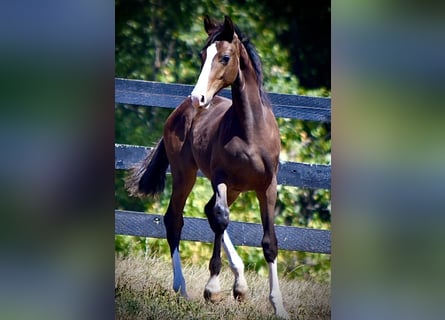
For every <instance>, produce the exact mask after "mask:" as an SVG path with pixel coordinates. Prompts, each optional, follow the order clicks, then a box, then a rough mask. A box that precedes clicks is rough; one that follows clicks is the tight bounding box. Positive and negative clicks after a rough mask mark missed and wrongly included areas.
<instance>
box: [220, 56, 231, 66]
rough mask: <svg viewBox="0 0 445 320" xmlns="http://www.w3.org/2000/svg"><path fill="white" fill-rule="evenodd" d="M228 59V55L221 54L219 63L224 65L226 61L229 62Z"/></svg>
mask: <svg viewBox="0 0 445 320" xmlns="http://www.w3.org/2000/svg"><path fill="white" fill-rule="evenodd" d="M229 60H230V56H229V55H227V54H225V55H223V56H222V57H221V63H222V64H224V65H226V64H227V63H229Z"/></svg>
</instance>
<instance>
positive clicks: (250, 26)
mask: <svg viewBox="0 0 445 320" xmlns="http://www.w3.org/2000/svg"><path fill="white" fill-rule="evenodd" d="M311 3H312V2H311ZM115 4H116V8H115V9H116V42H115V72H116V75H115V76H116V77H121V78H129V79H142V80H151V81H162V82H167V83H184V84H194V83H195V82H196V80H197V78H198V75H199V70H200V59H199V57H198V53H199V51H200V50H201V49H202V46H203V45H204V42H205V40H206V33H205V31H204V28H203V16H204V15H205V14H209V15H210V16H211V17H212V18H214V19H216V20H220V21H222V19H223V17H224V15H229V16H230V17H231V18H232V20H233V21H234V23H236V24H237V25H238V26H239V27H240V29H241V31H242V32H243V33H244V34H245V35H247V36H248V37H249V38H250V39H251V41H252V43H253V44H254V45H255V47H256V48H257V51H258V52H259V55H260V57H261V60H262V65H263V70H264V86H265V88H266V90H267V91H270V92H278V93H290V94H300V95H310V96H320V97H330V93H331V83H330V81H331V80H330V22H331V18H330V3H329V2H319V3H318V2H313V3H312V4H311V5H302V4H301V3H298V2H292V3H287V2H284V1H281V0H279V1H255V0H247V1H230V2H229V1H220V2H219V4H217V5H216V4H214V2H213V1H208V0H207V1H196V0H191V1H181V2H177V1H171V0H155V1H138V0H131V1H121V0H117V1H116V3H115ZM171 112H172V110H171V109H164V108H157V107H152V108H146V107H139V106H134V105H124V104H116V105H115V142H116V143H125V144H134V145H146V146H152V145H154V143H156V141H157V140H158V139H159V138H160V137H161V135H162V128H163V125H164V121H165V120H166V118H167V117H168V115H169V114H170V113H171ZM277 121H278V124H279V127H280V133H281V143H282V152H281V156H280V160H286V161H299V162H307V163H318V164H330V163H331V124H330V123H319V122H310V121H300V120H293V119H285V118H280V119H277ZM126 174H127V172H125V171H116V173H115V208H116V209H125V210H136V211H145V212H152V213H164V212H165V210H166V208H167V205H168V200H169V196H170V192H171V184H170V183H171V180H170V177H169V178H168V179H169V180H168V183H167V187H166V189H165V191H164V194H163V195H162V196H161V198H160V199H158V200H156V201H152V200H147V199H143V200H141V199H137V198H130V197H128V194H127V193H126V191H125V190H124V188H123V180H124V178H125V176H126ZM211 195H212V191H211V187H210V183H209V182H208V181H207V180H206V179H198V180H197V183H196V185H195V187H194V189H193V191H192V193H191V195H190V196H189V198H188V200H187V203H186V207H185V209H184V214H185V215H186V216H195V217H201V218H202V217H205V215H204V212H203V208H204V205H205V204H206V202H207V201H208V199H210V197H211ZM330 198H331V196H330V190H310V189H303V188H295V187H287V186H279V187H278V200H277V205H276V224H278V225H292V226H302V227H311V228H320V229H330V222H331V206H330ZM231 220H232V221H248V222H257V223H260V222H261V221H260V215H259V208H258V203H257V199H256V197H255V194H254V193H253V192H249V193H246V194H244V195H242V196H240V197H239V198H238V200H237V201H236V202H235V203H234V204H233V205H232V207H231ZM211 248H212V247H211V245H210V244H204V243H198V242H188V241H182V243H181V256H182V258H183V261H184V262H185V263H194V264H196V263H202V264H205V265H206V264H208V261H209V258H210V256H211V252H212V251H211ZM115 251H116V252H117V253H118V254H122V255H128V254H130V253H143V254H150V253H153V252H155V253H156V254H159V255H160V256H162V257H163V258H165V259H168V260H169V259H170V257H169V254H168V253H169V249H168V245H167V242H166V241H165V239H146V238H141V237H131V236H119V235H117V236H115ZM238 252H239V253H240V255H241V257H242V259H243V261H244V262H245V264H246V268H247V269H251V270H256V271H257V272H259V273H260V274H267V265H266V263H265V261H264V258H263V254H262V250H261V249H260V248H249V247H239V248H238ZM279 261H280V263H279V268H280V270H279V271H280V272H281V275H282V276H287V277H290V278H300V279H313V280H316V281H320V282H326V281H330V255H324V254H313V253H305V252H287V251H280V254H279Z"/></svg>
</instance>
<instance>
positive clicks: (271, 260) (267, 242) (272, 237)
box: [257, 177, 289, 319]
mask: <svg viewBox="0 0 445 320" xmlns="http://www.w3.org/2000/svg"><path fill="white" fill-rule="evenodd" d="M257 197H258V201H259V203H260V211H261V221H262V223H263V230H264V235H263V240H262V241H261V245H262V247H263V253H264V258H265V259H266V261H267V263H268V265H269V286H270V295H269V300H270V302H271V304H272V306H273V307H274V310H275V314H276V315H277V316H278V317H281V318H286V319H287V318H289V315H288V313H287V312H286V310H285V309H284V305H283V298H282V295H281V290H280V285H279V283H278V272H277V256H278V241H277V237H276V234H275V226H274V209H275V201H276V198H277V183H276V177H275V178H274V179H273V180H272V183H271V184H270V185H269V187H268V188H267V189H266V190H265V191H257Z"/></svg>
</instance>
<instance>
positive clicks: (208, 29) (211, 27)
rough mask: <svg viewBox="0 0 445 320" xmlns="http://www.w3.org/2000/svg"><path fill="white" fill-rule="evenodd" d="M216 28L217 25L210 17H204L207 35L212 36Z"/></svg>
mask: <svg viewBox="0 0 445 320" xmlns="http://www.w3.org/2000/svg"><path fill="white" fill-rule="evenodd" d="M215 28H216V23H215V22H214V21H213V20H212V19H210V17H209V16H208V15H205V16H204V29H205V31H206V32H207V35H209V36H210V35H211V34H212V33H213V31H214V30H215Z"/></svg>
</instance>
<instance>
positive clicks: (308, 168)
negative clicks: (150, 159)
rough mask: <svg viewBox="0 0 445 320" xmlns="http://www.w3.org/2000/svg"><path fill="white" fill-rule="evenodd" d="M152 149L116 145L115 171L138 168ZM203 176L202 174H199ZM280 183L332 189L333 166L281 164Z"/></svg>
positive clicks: (298, 163) (284, 162) (295, 163)
mask: <svg viewBox="0 0 445 320" xmlns="http://www.w3.org/2000/svg"><path fill="white" fill-rule="evenodd" d="M150 150H151V148H150V147H142V146H133V145H125V144H115V169H118V170H128V169H131V168H133V167H136V166H137V165H138V164H139V163H140V162H141V161H142V160H144V159H145V157H146V156H147V155H148V153H149V152H150ZM199 175H200V176H202V174H201V173H199ZM277 178H278V183H279V184H281V185H286V186H294V187H301V188H311V189H330V188H331V166H329V165H320V164H307V163H300V162H286V161H283V162H281V163H280V168H279V171H278V177H277Z"/></svg>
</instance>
